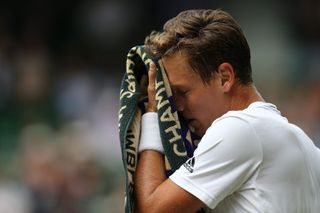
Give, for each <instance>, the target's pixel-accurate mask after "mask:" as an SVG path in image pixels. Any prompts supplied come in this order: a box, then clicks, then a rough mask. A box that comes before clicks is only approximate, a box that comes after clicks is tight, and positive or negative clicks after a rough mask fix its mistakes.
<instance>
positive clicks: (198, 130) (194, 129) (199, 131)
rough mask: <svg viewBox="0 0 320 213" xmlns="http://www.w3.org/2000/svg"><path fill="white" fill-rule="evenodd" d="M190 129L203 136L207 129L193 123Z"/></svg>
mask: <svg viewBox="0 0 320 213" xmlns="http://www.w3.org/2000/svg"><path fill="white" fill-rule="evenodd" d="M189 129H190V131H191V132H193V133H194V134H196V135H198V136H200V137H202V136H203V135H204V133H205V131H202V130H201V128H199V127H197V126H192V125H189Z"/></svg>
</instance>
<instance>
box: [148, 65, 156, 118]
mask: <svg viewBox="0 0 320 213" xmlns="http://www.w3.org/2000/svg"><path fill="white" fill-rule="evenodd" d="M155 79H156V65H155V64H154V63H150V69H149V84H148V99H149V101H148V112H156V111H157V108H156V83H155Z"/></svg>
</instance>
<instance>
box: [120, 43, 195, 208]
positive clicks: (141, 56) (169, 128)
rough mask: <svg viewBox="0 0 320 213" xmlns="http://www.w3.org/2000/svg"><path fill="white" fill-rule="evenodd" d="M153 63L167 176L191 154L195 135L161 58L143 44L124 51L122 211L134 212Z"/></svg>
mask: <svg viewBox="0 0 320 213" xmlns="http://www.w3.org/2000/svg"><path fill="white" fill-rule="evenodd" d="M152 61H153V62H154V63H155V64H156V102H157V111H158V117H159V127H160V136H161V141H162V144H163V148H164V154H165V167H166V172H167V177H169V176H170V174H172V173H173V172H174V171H176V170H177V169H178V168H179V167H180V166H181V165H182V164H183V163H184V162H186V161H187V159H188V158H190V157H192V156H193V151H194V148H195V144H196V140H198V138H197V137H196V136H195V135H194V134H193V133H192V132H191V131H190V130H189V128H188V126H187V123H186V121H185V120H184V119H183V117H182V116H180V115H178V112H177V110H176V107H175V104H174V101H173V97H172V92H171V89H170V85H169V82H168V79H167V76H166V73H165V70H164V67H163V65H162V63H161V60H152V59H151V57H150V56H148V54H147V53H146V52H145V48H144V46H136V47H133V48H132V49H131V50H130V51H129V53H128V55H127V66H126V73H125V75H124V78H123V80H122V83H121V91H120V107H119V108H120V109H119V136H120V145H121V151H122V159H123V166H124V169H125V178H126V183H125V212H126V213H131V212H134V197H133V196H134V186H135V185H134V184H135V171H136V166H137V162H138V147H139V141H140V125H141V115H142V114H143V113H145V112H146V109H147V103H148V94H147V86H148V71H149V65H150V63H151V62H152Z"/></svg>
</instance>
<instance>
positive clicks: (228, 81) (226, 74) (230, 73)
mask: <svg viewBox="0 0 320 213" xmlns="http://www.w3.org/2000/svg"><path fill="white" fill-rule="evenodd" d="M217 73H218V76H219V78H220V81H221V87H222V90H223V92H229V91H230V89H231V87H232V86H233V84H234V82H235V70H234V68H233V66H232V65H231V64H230V63H226V62H225V63H222V64H220V65H219V67H218V72H217Z"/></svg>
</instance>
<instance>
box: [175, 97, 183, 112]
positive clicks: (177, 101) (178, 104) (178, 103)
mask: <svg viewBox="0 0 320 213" xmlns="http://www.w3.org/2000/svg"><path fill="white" fill-rule="evenodd" d="M174 100H175V104H176V107H177V111H179V112H183V111H184V104H183V101H182V100H181V98H179V97H178V96H176V97H175V98H174Z"/></svg>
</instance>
